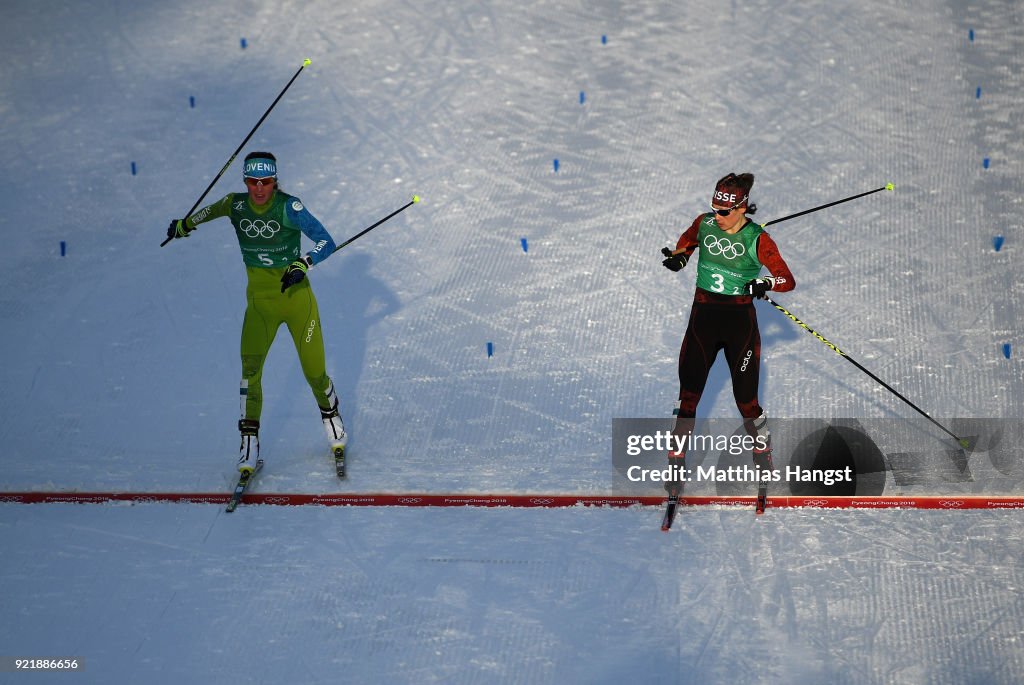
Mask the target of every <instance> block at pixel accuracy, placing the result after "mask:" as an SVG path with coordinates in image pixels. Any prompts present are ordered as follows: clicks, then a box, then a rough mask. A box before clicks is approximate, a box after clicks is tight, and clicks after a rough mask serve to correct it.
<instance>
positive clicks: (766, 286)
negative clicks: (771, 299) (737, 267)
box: [743, 276, 775, 300]
mask: <svg viewBox="0 0 1024 685" xmlns="http://www.w3.org/2000/svg"><path fill="white" fill-rule="evenodd" d="M773 285H775V279H774V278H771V277H770V276H768V277H761V278H755V279H754V280H752V281H747V284H746V285H744V286H743V292H745V293H746V294H747V295H753V296H754V297H755V298H757V299H759V300H767V299H768V296H767V295H766V293H767V292H768V291H769V290H771V289H772V286H773Z"/></svg>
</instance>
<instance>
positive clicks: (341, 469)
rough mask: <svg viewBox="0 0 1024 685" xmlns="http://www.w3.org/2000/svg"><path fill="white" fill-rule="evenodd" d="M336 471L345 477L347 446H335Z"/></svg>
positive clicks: (341, 476) (340, 476)
mask: <svg viewBox="0 0 1024 685" xmlns="http://www.w3.org/2000/svg"><path fill="white" fill-rule="evenodd" d="M334 471H335V472H336V473H337V474H338V478H344V477H345V448H344V447H335V448H334Z"/></svg>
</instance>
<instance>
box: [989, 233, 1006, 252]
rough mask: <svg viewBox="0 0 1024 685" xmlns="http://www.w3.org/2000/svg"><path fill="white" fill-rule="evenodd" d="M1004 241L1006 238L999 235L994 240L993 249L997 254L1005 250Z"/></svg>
mask: <svg viewBox="0 0 1024 685" xmlns="http://www.w3.org/2000/svg"><path fill="white" fill-rule="evenodd" d="M1004 240H1005V238H1004V237H1003V236H1001V235H997V236H995V237H994V238H992V247H994V248H996V252H999V251H1000V250H1001V249H1003V241H1004Z"/></svg>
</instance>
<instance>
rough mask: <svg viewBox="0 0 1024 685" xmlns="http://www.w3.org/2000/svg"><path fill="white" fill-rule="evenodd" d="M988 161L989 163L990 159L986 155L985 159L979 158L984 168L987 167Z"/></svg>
mask: <svg viewBox="0 0 1024 685" xmlns="http://www.w3.org/2000/svg"><path fill="white" fill-rule="evenodd" d="M989 163H990V160H989V158H988V157H986V158H985V159H983V160H981V166H983V167H984V168H986V169H988V166H989Z"/></svg>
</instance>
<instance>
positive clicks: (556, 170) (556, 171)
mask: <svg viewBox="0 0 1024 685" xmlns="http://www.w3.org/2000/svg"><path fill="white" fill-rule="evenodd" d="M554 166H555V173H556V174H557V173H558V160H557V159H556V160H555V165H554Z"/></svg>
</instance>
